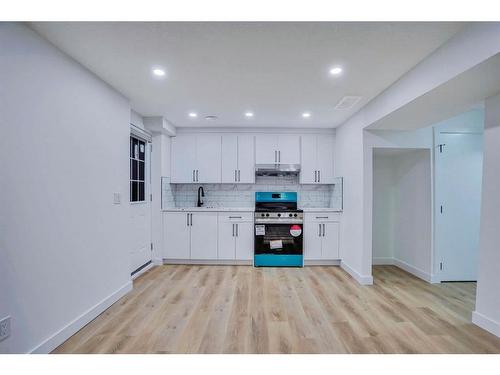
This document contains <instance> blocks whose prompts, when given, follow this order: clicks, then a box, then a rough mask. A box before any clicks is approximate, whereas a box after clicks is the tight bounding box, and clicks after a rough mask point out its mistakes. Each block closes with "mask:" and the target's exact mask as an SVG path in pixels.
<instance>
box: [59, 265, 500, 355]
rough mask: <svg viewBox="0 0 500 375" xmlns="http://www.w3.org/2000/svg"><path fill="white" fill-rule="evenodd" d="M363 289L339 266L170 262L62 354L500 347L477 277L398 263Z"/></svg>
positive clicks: (376, 271) (74, 338)
mask: <svg viewBox="0 0 500 375" xmlns="http://www.w3.org/2000/svg"><path fill="white" fill-rule="evenodd" d="M373 273H374V279H375V284H374V285H373V286H361V285H359V284H358V283H357V282H356V281H355V280H354V279H352V278H351V277H350V276H349V275H348V274H347V273H345V272H344V271H343V270H342V269H340V268H339V267H305V268H253V267H248V266H187V265H166V266H159V267H156V268H153V269H152V270H150V271H148V272H147V273H145V274H144V275H143V276H141V277H140V278H138V279H137V280H135V282H134V290H133V291H132V292H131V293H129V294H128V295H127V296H125V297H123V298H122V299H121V300H119V301H118V302H117V303H115V304H114V305H113V306H111V307H110V308H109V309H108V310H106V311H105V312H104V313H102V314H101V315H100V316H99V317H97V318H96V319H95V320H93V321H92V322H91V323H89V324H88V325H87V326H86V327H84V328H83V329H82V330H80V331H79V332H78V333H76V334H75V335H74V336H72V337H71V338H70V339H69V340H67V341H66V342H65V343H64V344H62V345H61V346H60V347H58V348H57V349H56V350H55V351H54V352H55V353H500V339H498V338H497V337H495V336H494V335H492V334H490V333H488V332H486V331H484V330H482V329H481V328H479V327H477V326H475V325H473V324H472V323H471V312H472V310H473V308H474V299H475V292H476V285H475V283H445V284H435V285H431V284H428V283H426V282H424V281H422V280H420V279H418V278H416V277H414V276H412V275H410V274H408V273H406V272H404V271H402V270H400V269H399V268H396V267H394V266H376V267H374V272H373Z"/></svg>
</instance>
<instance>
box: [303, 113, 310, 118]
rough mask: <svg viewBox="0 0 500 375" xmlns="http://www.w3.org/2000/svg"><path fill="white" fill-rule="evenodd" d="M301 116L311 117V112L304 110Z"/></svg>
mask: <svg viewBox="0 0 500 375" xmlns="http://www.w3.org/2000/svg"><path fill="white" fill-rule="evenodd" d="M302 117H304V118H309V117H311V113H309V112H304V113H303V114H302Z"/></svg>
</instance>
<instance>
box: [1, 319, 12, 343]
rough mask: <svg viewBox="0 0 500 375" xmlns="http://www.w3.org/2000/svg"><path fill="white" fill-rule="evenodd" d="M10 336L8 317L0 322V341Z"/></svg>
mask: <svg viewBox="0 0 500 375" xmlns="http://www.w3.org/2000/svg"><path fill="white" fill-rule="evenodd" d="M9 336H10V316H7V317H5V318H3V319H2V320H0V341H3V340H5V339H6V338H7V337H9Z"/></svg>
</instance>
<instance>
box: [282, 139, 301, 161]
mask: <svg viewBox="0 0 500 375" xmlns="http://www.w3.org/2000/svg"><path fill="white" fill-rule="evenodd" d="M278 163H279V164H300V136H298V135H279V136H278Z"/></svg>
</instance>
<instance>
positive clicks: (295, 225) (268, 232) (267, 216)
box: [254, 192, 304, 267]
mask: <svg viewBox="0 0 500 375" xmlns="http://www.w3.org/2000/svg"><path fill="white" fill-rule="evenodd" d="M254 223H255V241H254V244H255V245H254V266H255V267H266V266H269V267H302V266H303V265H304V259H303V245H302V244H303V228H304V227H303V224H304V213H303V211H302V210H298V209H297V193H296V192H283V193H279V192H256V193H255V218H254Z"/></svg>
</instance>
